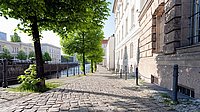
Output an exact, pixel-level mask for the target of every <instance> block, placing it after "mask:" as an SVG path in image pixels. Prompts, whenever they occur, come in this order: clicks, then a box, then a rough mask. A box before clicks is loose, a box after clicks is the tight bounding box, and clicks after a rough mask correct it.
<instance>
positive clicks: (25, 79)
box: [18, 64, 41, 91]
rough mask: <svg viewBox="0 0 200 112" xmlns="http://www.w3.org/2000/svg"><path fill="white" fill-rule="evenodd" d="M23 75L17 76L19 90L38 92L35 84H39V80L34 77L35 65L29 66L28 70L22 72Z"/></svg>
mask: <svg viewBox="0 0 200 112" xmlns="http://www.w3.org/2000/svg"><path fill="white" fill-rule="evenodd" d="M24 73H25V75H20V76H18V80H19V82H20V83H21V85H20V87H19V88H20V90H27V91H38V89H39V88H38V87H37V84H38V83H39V82H40V80H41V79H40V78H37V77H36V75H37V73H36V65H34V64H33V65H30V66H29V68H28V69H26V70H25V71H24Z"/></svg>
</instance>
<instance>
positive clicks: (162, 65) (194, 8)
mask: <svg viewBox="0 0 200 112" xmlns="http://www.w3.org/2000/svg"><path fill="white" fill-rule="evenodd" d="M199 3H200V0H140V1H138V0H115V2H114V6H113V12H114V13H115V23H116V25H115V26H116V27H115V39H116V44H115V45H116V46H115V69H123V70H127V68H129V70H130V65H132V66H133V67H134V68H135V67H136V66H138V68H139V75H140V77H141V78H142V79H144V80H146V81H147V82H150V83H154V84H157V85H160V86H162V87H164V88H168V89H170V90H171V89H172V84H173V66H174V65H176V64H177V65H178V66H179V69H178V71H179V77H178V79H179V82H178V91H179V92H181V93H183V94H186V95H188V96H190V97H196V98H200V86H199V85H200V76H199V73H200V43H199V42H200V30H199V29H200V21H199V14H200V8H199V7H200V5H199Z"/></svg>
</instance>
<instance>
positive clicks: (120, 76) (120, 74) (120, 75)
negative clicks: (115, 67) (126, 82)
mask: <svg viewBox="0 0 200 112" xmlns="http://www.w3.org/2000/svg"><path fill="white" fill-rule="evenodd" d="M119 78H122V69H120V73H119Z"/></svg>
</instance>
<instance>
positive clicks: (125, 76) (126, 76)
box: [125, 71, 128, 80]
mask: <svg viewBox="0 0 200 112" xmlns="http://www.w3.org/2000/svg"><path fill="white" fill-rule="evenodd" d="M127 74H128V73H127V71H125V80H127Z"/></svg>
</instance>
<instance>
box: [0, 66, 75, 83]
mask: <svg viewBox="0 0 200 112" xmlns="http://www.w3.org/2000/svg"><path fill="white" fill-rule="evenodd" d="M75 66H78V63H69V64H44V73H45V77H49V76H50V75H52V73H54V74H55V73H58V72H61V71H62V70H66V69H69V68H71V67H75ZM28 67H29V64H11V65H9V64H6V68H5V71H4V66H3V63H0V86H1V85H2V83H3V80H4V79H5V78H4V76H5V75H4V74H6V76H5V77H6V79H5V80H6V82H8V84H13V83H17V77H18V76H19V75H23V74H24V71H25V70H26V69H27V68H28Z"/></svg>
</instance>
